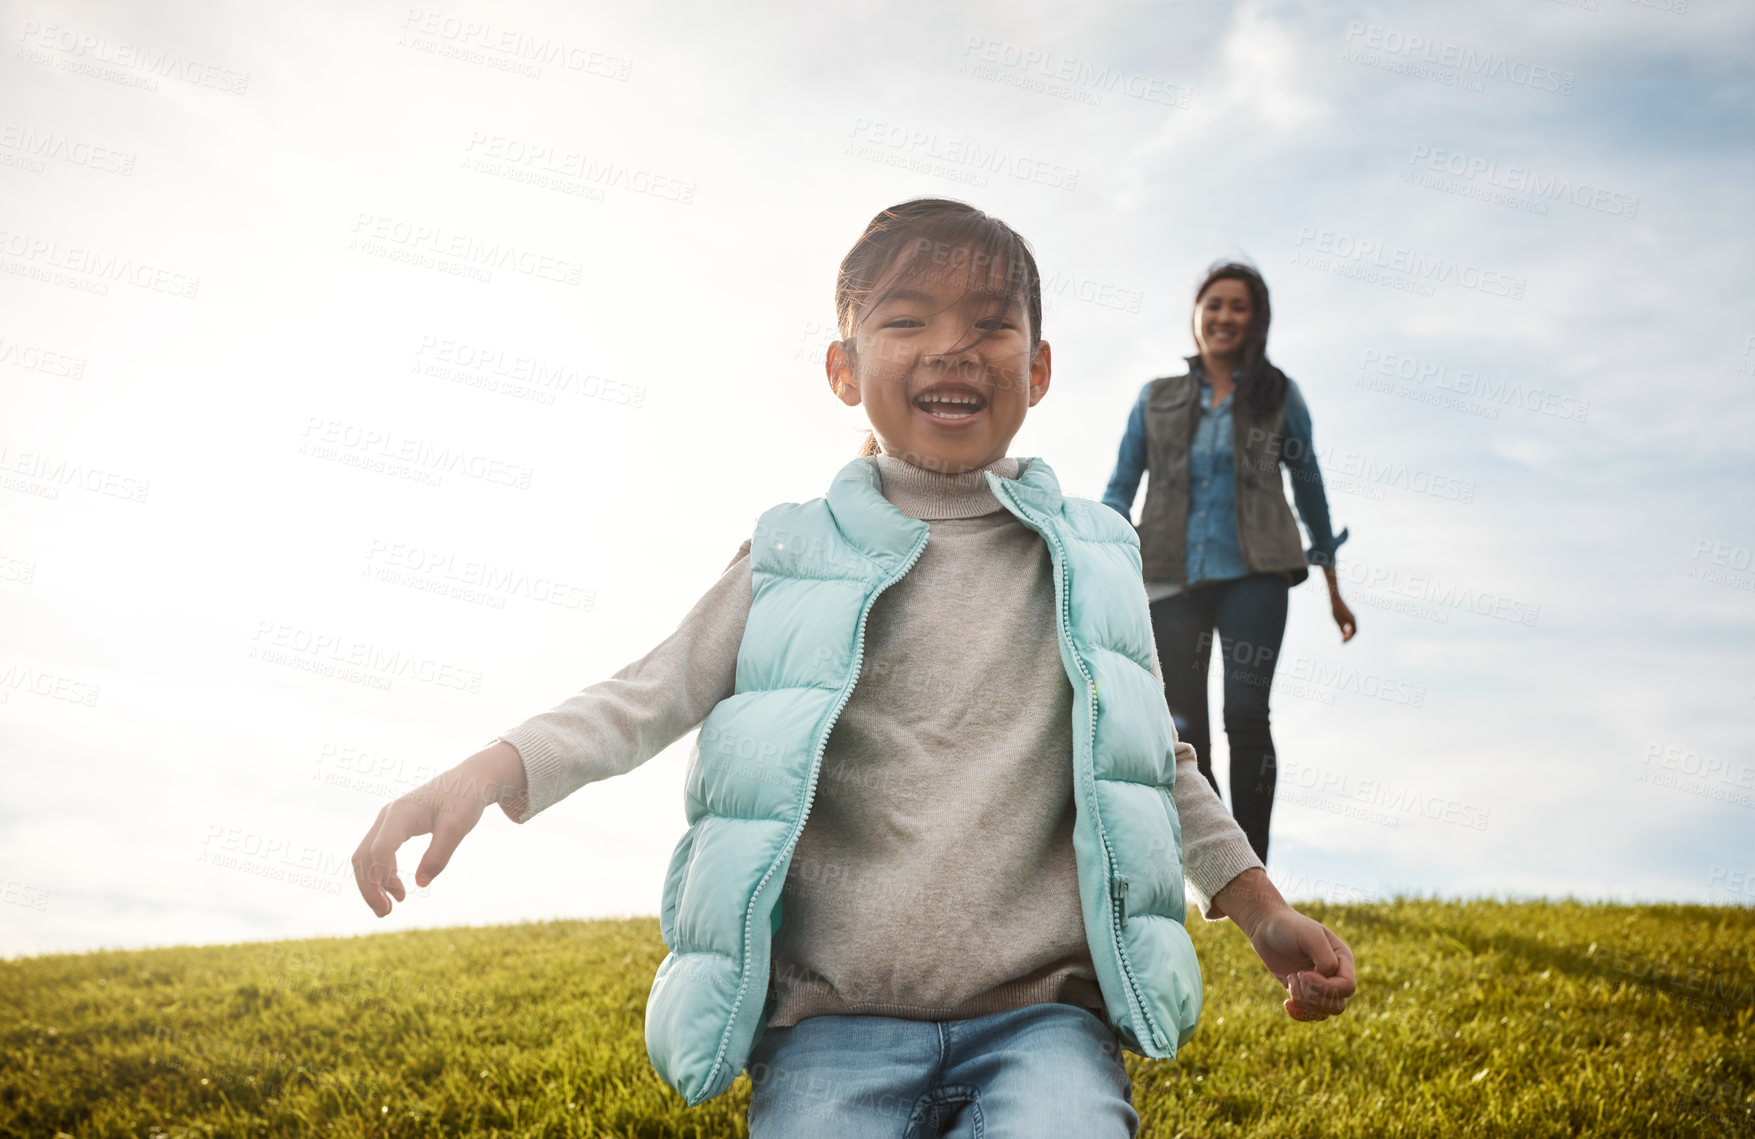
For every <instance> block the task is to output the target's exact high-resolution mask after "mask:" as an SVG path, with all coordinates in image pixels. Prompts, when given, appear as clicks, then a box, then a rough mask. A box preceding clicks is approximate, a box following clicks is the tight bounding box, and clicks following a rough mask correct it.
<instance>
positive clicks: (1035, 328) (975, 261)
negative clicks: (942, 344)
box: [835, 198, 1042, 455]
mask: <svg viewBox="0 0 1755 1139" xmlns="http://www.w3.org/2000/svg"><path fill="white" fill-rule="evenodd" d="M933 276H938V277H941V278H944V277H953V276H954V277H957V278H960V279H961V280H962V281H963V282H964V286H965V288H966V289H968V290H970V291H976V290H989V289H993V288H994V283H995V281H999V282H1003V283H1002V284H1000V285H999V292H998V297H999V300H1000V301H1001V302H1002V303H1003V304H1004V305H1005V306H1006V307H1007V308H1010V307H1011V304H1012V302H1013V301H1014V300H1016V299H1018V298H1019V297H1020V296H1022V298H1023V301H1024V309H1025V312H1026V313H1027V315H1028V316H1029V318H1030V354H1031V355H1032V356H1034V355H1035V353H1036V348H1037V346H1038V345H1040V344H1041V343H1042V278H1041V275H1040V274H1039V273H1038V272H1037V271H1036V258H1035V256H1034V255H1033V254H1032V253H1031V252H1030V245H1029V243H1028V242H1026V241H1025V240H1024V239H1023V237H1021V236H1020V235H1019V234H1018V231H1017V230H1015V229H1013V228H1012V227H1011V226H1009V225H1007V224H1006V223H1005V222H1003V221H1000V220H999V219H998V218H996V217H992V216H991V215H988V214H985V213H982V212H981V211H980V210H978V209H976V208H975V207H974V206H971V205H969V204H967V203H965V202H958V201H953V200H951V199H949V198H914V199H912V200H910V201H906V202H902V203H900V204H899V205H894V206H891V207H890V208H889V209H887V210H884V211H882V212H880V213H879V214H878V215H877V216H876V217H874V218H872V219H871V222H870V223H869V224H868V225H867V226H866V227H865V232H864V233H862V234H860V235H859V240H858V241H856V242H854V243H853V248H852V249H850V250H848V251H847V256H846V257H844V258H842V259H841V272H840V274H839V275H838V276H837V277H836V278H835V319H836V323H837V325H838V326H839V328H840V331H841V339H843V340H851V339H852V338H853V334H854V331H855V329H856V328H857V327H858V325H859V314H860V313H862V312H867V311H870V310H871V309H872V308H873V307H875V306H876V305H878V304H880V303H882V301H883V299H884V297H886V296H887V295H889V294H890V293H891V292H893V291H894V290H895V289H897V288H898V287H900V286H901V285H903V284H905V283H906V282H908V281H917V280H920V279H921V278H923V277H933ZM970 330H971V331H974V326H971V329H970ZM960 346H961V345H960V343H959V347H960ZM849 348H851V345H849ZM859 453H860V454H861V455H875V454H877V453H878V445H877V436H876V435H875V434H874V433H872V432H869V431H868V432H866V436H865V442H864V444H863V445H862V446H861V448H860V451H859Z"/></svg>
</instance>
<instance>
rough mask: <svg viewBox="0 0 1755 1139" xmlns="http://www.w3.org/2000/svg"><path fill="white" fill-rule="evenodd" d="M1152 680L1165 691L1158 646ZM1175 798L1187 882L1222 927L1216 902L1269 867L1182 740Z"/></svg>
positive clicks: (1206, 913) (1178, 747) (1191, 747)
mask: <svg viewBox="0 0 1755 1139" xmlns="http://www.w3.org/2000/svg"><path fill="white" fill-rule="evenodd" d="M1152 675H1153V676H1156V677H1157V678H1158V683H1159V684H1160V685H1162V684H1163V683H1164V673H1163V670H1162V667H1161V666H1160V665H1159V664H1158V648H1157V645H1155V644H1154V645H1153V646H1152ZM1170 732H1171V736H1172V738H1174V737H1175V732H1176V728H1175V725H1171V728H1170ZM1170 797H1171V799H1173V800H1174V801H1175V803H1176V818H1177V820H1178V821H1179V822H1180V823H1181V824H1182V876H1183V879H1184V881H1186V882H1187V884H1188V891H1189V893H1190V895H1192V897H1193V899H1194V902H1195V904H1196V905H1197V906H1199V907H1200V912H1201V916H1202V917H1204V918H1206V919H1207V920H1208V921H1219V920H1221V919H1222V918H1224V917H1225V914H1224V912H1223V911H1222V910H1220V909H1219V907H1218V905H1217V903H1215V902H1214V901H1213V896H1214V895H1216V894H1217V893H1218V892H1219V891H1220V890H1223V889H1224V888H1225V887H1226V886H1228V885H1230V883H1231V879H1233V878H1235V877H1237V875H1239V874H1241V873H1243V872H1244V871H1245V870H1249V869H1252V868H1262V869H1265V867H1262V864H1261V859H1259V858H1257V857H1256V856H1255V849H1254V848H1253V847H1251V846H1250V845H1249V837H1248V836H1247V835H1245V834H1244V833H1243V828H1242V827H1240V826H1238V825H1237V820H1236V819H1234V818H1232V817H1231V812H1230V811H1228V810H1226V809H1225V801H1224V800H1223V799H1220V798H1219V793H1218V792H1217V791H1214V790H1213V785H1212V784H1211V783H1208V782H1207V777H1206V776H1204V775H1202V774H1201V773H1200V764H1199V762H1198V761H1197V760H1196V758H1195V754H1194V745H1193V744H1190V743H1184V742H1183V741H1182V740H1180V739H1178V740H1176V783H1175V785H1174V786H1173V787H1172V788H1171V789H1170Z"/></svg>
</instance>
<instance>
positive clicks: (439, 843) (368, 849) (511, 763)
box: [353, 741, 525, 917]
mask: <svg viewBox="0 0 1755 1139" xmlns="http://www.w3.org/2000/svg"><path fill="white" fill-rule="evenodd" d="M524 790H525V788H524V761H523V760H522V759H521V758H520V757H519V755H518V750H517V749H516V748H514V747H513V746H512V745H511V744H508V743H505V742H503V741H498V742H495V743H494V744H493V745H491V746H489V747H487V748H485V749H484V750H482V751H479V752H477V753H476V754H474V755H472V756H470V757H469V758H468V759H466V760H464V761H463V762H462V763H460V764H458V765H457V766H456V767H453V768H452V769H451V770H449V771H446V772H444V773H442V774H440V775H437V776H435V777H433V778H432V779H430V780H428V781H427V782H426V783H423V784H422V785H421V786H419V787H416V788H415V789H414V790H413V791H410V792H409V793H408V794H406V795H404V796H402V798H400V799H398V800H396V801H395V802H394V803H390V804H388V805H387V806H385V807H384V809H383V810H381V811H379V812H378V817H377V819H376V820H375V821H374V822H373V823H372V829H371V830H369V831H367V832H366V837H365V838H364V839H363V840H362V841H361V842H360V845H359V849H357V850H355V851H354V852H353V877H354V881H355V882H356V883H358V885H359V888H360V896H361V897H363V898H364V899H365V900H366V905H368V906H370V907H372V912H373V913H375V914H377V915H378V916H379V917H383V916H384V915H386V914H388V913H389V912H390V909H391V906H390V898H392V897H393V898H395V899H396V900H397V901H398V902H401V901H406V900H407V890H406V889H405V887H404V886H403V885H402V879H401V878H400V877H399V876H398V875H397V873H396V851H397V850H398V849H399V848H400V847H401V846H402V844H403V843H405V842H407V841H408V840H409V839H411V838H413V837H415V836H416V835H423V834H430V835H432V836H433V841H432V842H430V843H428V844H427V852H426V854H424V855H422V856H421V860H420V867H419V868H418V869H417V870H416V871H415V873H414V882H415V885H417V886H421V887H423V888H424V887H425V886H426V885H427V884H428V883H430V882H431V881H432V880H433V879H434V878H435V877H437V876H438V873H439V871H441V870H443V869H444V868H445V864H446V863H448V862H450V861H451V854H452V852H453V851H455V850H456V849H457V844H458V843H460V842H462V841H463V836H464V835H466V834H468V833H469V832H470V831H472V830H474V829H475V824H476V823H477V822H478V821H480V819H481V813H482V811H483V810H485V809H486V808H487V805H488V804H489V803H493V802H497V801H499V800H502V799H508V798H512V797H514V796H516V795H520V794H523V793H524ZM386 895H388V896H386Z"/></svg>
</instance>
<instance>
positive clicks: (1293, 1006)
mask: <svg viewBox="0 0 1755 1139" xmlns="http://www.w3.org/2000/svg"><path fill="white" fill-rule="evenodd" d="M1249 944H1250V945H1251V946H1253V947H1254V949H1255V955H1256V956H1257V957H1259V958H1261V963H1262V964H1263V965H1266V966H1267V968H1268V972H1270V973H1272V974H1273V975H1274V976H1275V977H1276V978H1277V979H1278V980H1279V982H1280V984H1282V985H1284V986H1285V987H1286V993H1287V1000H1286V1015H1287V1016H1289V1017H1291V1018H1292V1019H1293V1020H1327V1019H1328V1018H1329V1017H1331V1016H1339V1015H1340V1014H1341V1013H1343V1012H1345V1011H1346V1010H1347V998H1349V997H1351V996H1352V995H1353V990H1354V988H1355V981H1354V977H1353V951H1352V950H1351V949H1349V948H1347V943H1346V942H1344V941H1342V940H1341V939H1340V938H1338V937H1336V936H1335V935H1334V933H1333V932H1331V931H1330V930H1329V928H1328V927H1327V926H1325V925H1323V924H1322V923H1321V922H1318V921H1314V920H1312V919H1310V918H1307V917H1305V916H1304V915H1303V914H1301V913H1299V912H1298V911H1297V910H1294V909H1293V908H1292V907H1291V906H1285V907H1284V908H1283V909H1279V910H1276V911H1274V912H1272V913H1270V914H1268V915H1267V916H1266V917H1264V918H1262V920H1261V921H1260V922H1258V923H1257V924H1256V926H1255V928H1254V929H1252V930H1250V931H1249Z"/></svg>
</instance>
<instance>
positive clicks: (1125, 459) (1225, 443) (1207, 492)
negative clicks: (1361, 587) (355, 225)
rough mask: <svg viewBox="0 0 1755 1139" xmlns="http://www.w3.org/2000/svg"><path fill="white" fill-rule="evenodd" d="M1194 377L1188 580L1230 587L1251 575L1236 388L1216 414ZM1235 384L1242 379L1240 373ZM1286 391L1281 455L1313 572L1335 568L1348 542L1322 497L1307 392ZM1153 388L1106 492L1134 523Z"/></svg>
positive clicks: (1133, 419) (1143, 394)
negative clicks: (1243, 537) (1241, 505)
mask: <svg viewBox="0 0 1755 1139" xmlns="http://www.w3.org/2000/svg"><path fill="white" fill-rule="evenodd" d="M1194 373H1195V378H1196V379H1197V380H1199V381H1200V407H1201V414H1200V422H1199V423H1197V424H1196V425H1195V431H1194V443H1193V445H1192V447H1191V448H1190V450H1189V455H1188V483H1189V486H1188V489H1189V501H1188V565H1187V579H1186V580H1187V582H1188V584H1190V585H1194V584H1195V583H1197V582H1206V581H1228V580H1231V579H1233V578H1239V577H1244V576H1246V575H1248V573H1249V568H1248V567H1247V566H1245V565H1244V564H1243V551H1242V548H1241V547H1240V546H1239V545H1238V542H1237V468H1236V465H1235V459H1234V457H1233V448H1232V445H1231V443H1232V427H1231V400H1232V397H1233V396H1234V395H1235V394H1236V389H1235V388H1233V389H1232V394H1231V395H1227V396H1226V397H1225V398H1224V399H1222V400H1220V401H1219V406H1218V407H1214V406H1212V402H1213V388H1212V385H1211V384H1209V383H1207V379H1206V376H1204V375H1202V374H1201V369H1200V365H1199V364H1196V365H1195V369H1194ZM1232 378H1233V379H1235V378H1236V373H1233V374H1232ZM1286 384H1287V388H1286V416H1285V423H1284V427H1283V430H1284V433H1285V437H1286V443H1285V445H1284V446H1283V447H1282V448H1281V450H1282V452H1283V453H1284V455H1285V464H1286V466H1287V467H1288V468H1289V469H1290V470H1291V472H1292V502H1293V504H1294V505H1295V506H1296V507H1297V508H1298V515H1299V517H1300V518H1302V519H1303V520H1304V528H1305V529H1306V530H1308V531H1309V532H1310V548H1309V549H1308V550H1306V551H1305V552H1304V556H1305V558H1306V559H1307V560H1308V561H1309V562H1310V564H1311V565H1313V566H1332V565H1334V564H1335V550H1336V549H1337V548H1338V547H1339V546H1340V544H1341V543H1342V542H1345V541H1346V540H1347V531H1345V530H1342V531H1341V532H1340V533H1339V534H1338V535H1337V534H1335V533H1334V532H1333V530H1332V529H1331V524H1330V522H1329V516H1328V496H1327V495H1326V494H1324V493H1323V489H1322V469H1321V468H1320V467H1318V466H1317V463H1316V448H1315V443H1314V441H1313V439H1312V436H1311V426H1310V408H1309V406H1308V405H1306V404H1305V402H1304V393H1303V392H1301V391H1299V390H1298V383H1297V381H1296V380H1293V379H1292V378H1291V377H1289V376H1288V377H1287V379H1286ZM1151 387H1152V385H1151V384H1150V383H1148V384H1146V385H1145V387H1143V388H1141V389H1140V397H1139V399H1138V400H1136V401H1135V402H1134V405H1133V414H1132V415H1130V416H1129V417H1128V420H1127V431H1126V432H1125V433H1124V434H1123V435H1122V438H1121V453H1120V454H1119V455H1118V456H1117V457H1116V460H1115V473H1114V474H1112V475H1111V476H1110V477H1109V486H1108V489H1106V490H1105V491H1104V492H1103V502H1104V504H1105V505H1107V506H1112V507H1114V508H1115V509H1116V510H1117V511H1119V512H1120V513H1121V516H1122V517H1123V518H1127V519H1129V520H1131V519H1132V516H1133V513H1132V512H1133V500H1134V496H1135V494H1137V493H1138V491H1139V486H1140V478H1141V476H1142V475H1144V473H1145V470H1146V399H1147V396H1148V394H1149V393H1150V391H1151ZM1294 456H1295V457H1294Z"/></svg>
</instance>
